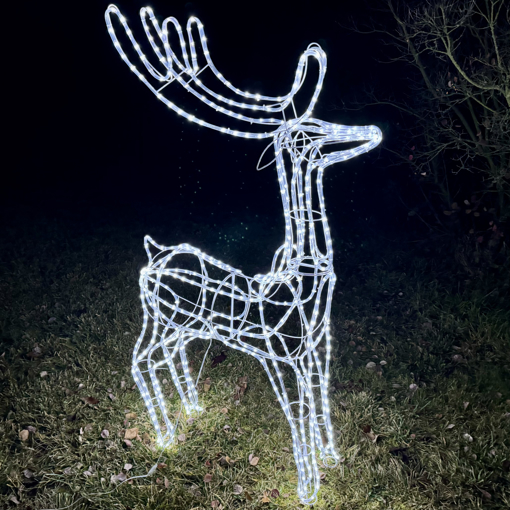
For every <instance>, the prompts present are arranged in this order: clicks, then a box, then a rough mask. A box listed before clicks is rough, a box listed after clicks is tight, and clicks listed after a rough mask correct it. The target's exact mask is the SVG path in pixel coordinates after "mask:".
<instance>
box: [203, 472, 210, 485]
mask: <svg viewBox="0 0 510 510" xmlns="http://www.w3.org/2000/svg"><path fill="white" fill-rule="evenodd" d="M211 480H212V475H211V474H209V473H207V474H206V475H205V476H204V482H205V483H210V482H211Z"/></svg>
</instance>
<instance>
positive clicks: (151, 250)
mask: <svg viewBox="0 0 510 510" xmlns="http://www.w3.org/2000/svg"><path fill="white" fill-rule="evenodd" d="M143 244H144V246H145V251H146V252H147V258H148V259H149V265H150V264H151V263H152V261H153V260H154V259H155V258H156V257H157V256H158V255H159V254H160V253H161V252H162V251H163V250H164V249H165V247H164V246H161V245H159V244H158V243H157V242H156V241H154V239H152V237H151V236H145V237H144V238H143Z"/></svg>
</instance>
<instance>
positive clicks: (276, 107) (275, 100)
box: [105, 4, 327, 138]
mask: <svg viewBox="0 0 510 510" xmlns="http://www.w3.org/2000/svg"><path fill="white" fill-rule="evenodd" d="M112 14H114V15H115V16H117V18H118V19H119V21H120V22H121V24H122V26H123V27H124V30H125V32H126V35H127V36H128V37H129V39H130V41H131V44H132V45H133V48H134V49H135V51H136V52H137V53H138V56H139V57H140V60H141V61H142V63H143V64H144V66H145V68H146V69H147V71H148V72H149V74H150V75H151V76H152V77H153V78H155V79H156V80H157V81H158V82H160V83H164V84H163V85H162V86H161V87H159V88H155V87H154V86H153V85H152V84H151V83H150V82H149V81H148V80H147V78H146V77H145V76H144V75H143V74H142V73H141V72H140V71H139V70H138V69H137V68H136V66H135V65H134V64H133V63H132V62H131V61H130V60H129V58H128V56H127V55H126V53H125V52H124V51H123V49H122V47H121V45H120V43H119V41H118V39H117V36H116V33H115V29H114V28H113V25H112V20H111V16H112ZM147 16H148V17H149V19H150V21H151V23H152V26H153V28H154V30H155V32H156V34H157V38H158V39H159V40H160V41H161V42H162V43H163V51H164V54H163V52H162V51H161V48H160V47H159V46H158V45H157V44H156V42H155V37H153V36H152V34H151V28H150V26H149V24H148V22H147ZM140 17H141V20H142V24H143V27H144V29H145V33H146V35H147V38H148V39H149V42H150V44H151V46H152V49H153V50H154V53H155V54H156V56H157V58H158V60H159V62H160V63H161V65H162V66H163V67H164V69H165V72H164V73H162V72H160V71H158V70H157V69H156V67H154V66H153V65H152V64H151V63H150V62H149V60H148V59H147V57H146V56H145V54H144V53H143V52H142V50H141V48H140V46H139V44H138V43H137V41H136V39H135V38H134V36H133V33H132V32H131V30H130V28H129V26H128V24H127V22H126V19H125V17H124V16H123V15H122V14H121V12H120V10H119V9H118V8H117V6H115V5H113V4H111V5H109V6H108V9H107V10H106V12H105V20H106V25H107V27H108V32H109V34H110V37H111V39H112V41H113V44H114V46H115V48H116V49H117V51H118V53H119V55H120V56H121V57H122V59H123V60H124V62H126V64H127V65H128V66H129V68H130V69H131V71H133V72H134V73H135V74H136V75H137V76H138V78H139V79H140V80H141V81H142V82H143V83H144V84H145V85H146V86H147V87H148V88H149V89H150V90H151V91H152V92H153V93H154V94H155V95H156V96H157V98H158V99H160V100H161V101H162V102H163V103H165V104H166V105H167V106H168V107H170V108H172V109H173V110H174V111H176V112H177V113H178V114H179V115H182V116H184V117H185V118H187V119H188V120H190V121H193V122H196V123H197V124H200V125H201V126H205V127H209V128H211V129H215V130H217V131H221V132H223V133H229V134H232V135H234V136H241V137H245V138H268V137H272V136H273V134H274V132H275V131H276V130H278V128H279V127H280V126H282V125H283V124H284V123H285V118H284V119H283V120H282V119H276V118H273V117H267V116H266V117H265V118H263V117H259V118H256V117H251V116H248V115H244V114H241V113H238V112H237V113H236V112H235V111H233V110H232V109H231V108H232V107H236V108H239V109H241V110H246V109H248V110H252V111H253V112H261V113H265V114H270V115H273V114H275V113H279V112H281V113H282V114H283V115H284V110H285V109H286V108H287V107H288V106H289V105H290V104H291V103H292V100H293V98H294V96H295V95H296V93H297V92H298V91H299V89H300V88H301V86H302V85H303V83H304V81H305V78H306V73H307V66H308V59H309V58H311V57H313V58H315V59H317V61H318V63H319V77H318V80H317V84H316V86H315V89H314V93H313V96H312V99H311V101H310V103H309V105H308V107H307V109H306V111H305V112H304V113H303V114H302V115H301V116H299V117H297V118H294V119H292V120H290V121H289V122H287V128H292V126H295V125H296V124H300V123H301V122H302V121H303V120H304V119H307V118H309V117H310V115H311V113H312V110H313V107H314V106H315V103H316V102H317V99H318V96H319V93H320V90H321V88H322V83H323V81H324V76H325V74H326V60H327V59H326V54H325V53H324V51H323V50H322V48H321V47H320V46H319V45H318V44H315V43H314V44H311V45H310V46H308V48H307V50H306V51H305V52H304V53H303V55H302V56H301V58H300V59H299V63H298V66H297V70H296V74H295V77H294V82H293V84H292V88H291V90H290V92H289V93H288V94H286V95H285V96H279V97H272V96H264V95H260V94H252V93H250V92H245V91H242V90H239V89H238V88H236V87H234V86H233V85H232V84H231V83H230V82H229V81H227V80H226V79H225V78H224V77H223V75H222V74H221V73H220V72H219V71H218V70H217V69H216V67H215V65H214V64H213V62H212V60H211V57H210V54H209V50H208V48H207V39H206V37H205V34H204V29H203V25H202V23H201V22H200V20H199V19H198V18H195V17H191V18H189V20H188V23H187V27H186V30H187V33H188V44H189V48H190V53H191V65H190V61H189V56H188V52H187V50H186V42H185V40H184V36H183V31H182V29H181V26H180V24H179V22H178V21H177V20H176V19H175V18H173V17H169V18H166V19H165V20H164V21H163V24H162V26H160V25H159V23H158V21H157V19H156V17H155V16H154V13H153V11H152V9H151V8H149V7H143V8H142V9H141V10H140ZM169 24H172V25H173V26H174V28H175V29H176V31H177V34H178V36H179V41H180V46H181V52H182V58H181V60H179V58H178V57H177V55H176V53H175V51H173V50H172V48H171V47H170V44H169V43H168V25H169ZM193 24H196V25H197V27H198V31H199V34H200V42H201V47H202V52H203V56H204V57H205V60H206V62H207V65H205V66H203V67H202V68H200V67H199V65H198V58H197V56H198V55H197V53H196V46H195V41H194V39H193V34H192V26H193ZM174 63H175V65H176V68H175V67H174ZM207 68H209V69H210V70H211V71H212V72H213V73H214V75H215V76H216V78H217V79H218V80H219V81H220V82H221V83H222V84H223V85H224V86H226V87H227V88H228V89H229V90H230V91H232V92H233V93H234V94H235V95H236V96H240V97H241V98H242V100H241V101H234V100H233V99H228V98H226V97H224V96H223V95H221V94H218V93H216V92H215V91H213V90H211V89H210V88H208V87H206V86H205V85H204V84H203V83H202V82H201V80H200V79H199V77H198V76H199V75H200V73H202V72H203V71H204V70H205V69H207ZM185 78H186V79H185ZM175 80H177V81H178V82H179V83H180V84H181V85H182V86H183V87H184V88H185V89H186V90H187V91H188V92H191V93H192V94H193V95H194V96H196V97H197V98H198V99H199V100H200V101H202V102H203V103H205V104H207V105H208V106H209V107H211V108H213V109H215V110H216V111H219V112H221V113H223V114H225V115H227V116H230V117H233V118H235V119H238V120H243V121H247V122H250V124H261V125H264V126H274V127H275V129H273V130H271V131H270V132H263V133H254V132H248V131H236V130H231V129H230V128H225V127H220V126H218V125H215V124H211V123H209V122H206V121H204V120H201V119H197V118H196V117H195V116H194V115H190V114H188V113H187V112H185V111H184V110H182V109H181V108H179V107H178V106H177V105H175V104H174V103H173V102H171V101H170V100H168V99H167V98H166V97H165V96H164V95H163V94H162V93H161V91H162V90H163V89H164V88H165V87H166V86H167V85H169V84H170V83H172V82H173V81H175ZM186 80H187V81H186ZM208 96H209V97H208ZM211 98H212V99H211ZM247 100H248V101H247ZM260 101H264V102H268V103H269V104H265V103H264V104H260ZM223 105H228V106H223Z"/></svg>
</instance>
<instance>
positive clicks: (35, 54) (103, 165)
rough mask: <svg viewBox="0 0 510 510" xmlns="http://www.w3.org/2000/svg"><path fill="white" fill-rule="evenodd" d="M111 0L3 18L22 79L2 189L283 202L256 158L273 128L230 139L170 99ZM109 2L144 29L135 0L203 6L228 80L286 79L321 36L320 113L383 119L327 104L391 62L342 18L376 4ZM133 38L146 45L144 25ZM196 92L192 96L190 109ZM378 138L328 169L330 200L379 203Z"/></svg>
mask: <svg viewBox="0 0 510 510" xmlns="http://www.w3.org/2000/svg"><path fill="white" fill-rule="evenodd" d="M109 3H110V2H107V1H101V0H89V1H87V2H82V3H77V2H68V3H63V2H21V3H18V4H17V7H16V9H17V11H18V12H16V13H15V14H14V16H12V19H13V20H16V21H15V22H13V23H12V24H11V25H10V27H9V30H8V32H7V34H8V36H9V37H10V40H11V42H10V44H9V47H10V48H11V52H10V55H9V56H8V68H9V69H10V75H11V76H16V77H17V80H16V83H11V85H12V86H13V90H12V93H11V94H10V95H9V97H8V100H7V111H8V114H9V115H8V118H9V125H10V129H9V131H10V136H9V139H8V144H7V151H8V155H9V157H8V158H7V161H8V162H9V163H8V165H7V166H8V167H7V168H6V172H5V180H4V187H3V195H4V200H5V199H7V200H11V201H19V202H23V201H27V200H28V201H30V200H36V199H37V200H39V201H40V200H42V203H43V204H44V201H45V200H46V198H45V197H48V198H47V200H48V201H49V200H55V199H58V200H62V201H64V200H68V201H69V200H71V201H77V200H81V199H86V200H90V201H95V202H97V203H101V204H115V203H121V202H131V203H140V204H150V203H153V202H155V201H164V202H175V203H179V204H182V205H183V207H188V206H190V207H191V206H192V204H191V203H193V207H203V208H208V207H212V206H214V207H219V208H225V207H230V208H236V207H242V208H251V209H252V210H255V209H256V208H257V207H259V208H261V207H267V208H268V210H270V209H271V207H273V206H274V207H280V201H279V197H278V189H277V186H276V182H277V181H276V172H275V170H274V169H273V168H268V169H266V170H264V171H262V172H257V171H256V170H255V167H256V164H257V161H258V158H259V156H260V154H261V152H262V150H263V149H264V148H265V146H266V145H267V143H268V141H265V142H259V141H244V140H238V139H231V138H229V137H228V136H226V135H222V134H220V133H217V132H214V131H210V130H207V129H204V128H200V127H198V126H196V125H192V124H190V123H189V122H183V121H182V119H180V118H178V116H177V115H175V114H174V113H173V112H171V111H169V110H167V109H166V108H164V106H163V104H162V103H160V102H159V101H158V100H157V99H156V98H155V97H154V95H153V94H152V93H151V92H150V90H149V89H147V88H146V87H145V86H144V85H143V84H142V83H140V82H139V81H138V80H137V79H136V77H135V76H134V74H133V73H131V72H130V71H129V69H128V68H127V66H126V65H125V64H124V63H123V62H122V60H121V59H120V57H119V55H118V53H117V52H116V51H115V49H114V47H113V45H112V42H111V40H110V37H109V35H108V33H107V30H106V26H105V22H104V11H105V9H106V8H107V6H108V4H109ZM117 5H118V7H119V8H120V9H121V11H122V12H123V14H124V15H125V16H126V18H127V19H128V22H129V24H130V26H131V28H132V29H133V30H137V31H138V34H139V35H141V33H142V31H141V21H140V17H139V9H140V8H141V7H143V6H146V5H150V6H151V7H152V8H153V9H154V11H155V13H156V15H157V16H158V17H159V18H160V20H162V19H164V18H165V17H167V16H175V17H176V18H177V19H178V20H179V21H180V22H181V24H182V25H183V26H184V25H185V23H186V21H187V19H188V17H189V16H191V15H194V16H197V17H199V18H200V20H201V21H202V23H203V24H204V27H205V31H206V35H207V37H208V44H209V49H210V52H211V57H212V59H213V61H214V63H215V65H216V67H217V68H218V69H219V70H220V71H221V72H222V73H223V74H224V75H225V76H226V77H227V78H228V79H230V80H231V81H232V83H233V84H234V85H236V86H238V87H239V88H244V89H246V90H251V91H254V92H255V91H258V92H261V93H266V94H275V95H278V94H280V93H281V94H284V93H286V92H287V91H288V90H289V88H290V84H291V82H292V79H293V76H294V72H295V69H296V65H297V62H298V59H299V56H300V54H301V53H302V52H303V51H304V50H305V49H306V47H307V46H308V45H309V44H310V43H311V42H318V43H319V44H321V46H322V47H323V49H324V50H325V51H326V53H327V56H328V72H327V75H326V79H325V85H324V88H323V91H322V94H321V97H320V100H319V105H318V107H317V108H316V110H315V111H314V114H315V115H316V116H317V117H319V118H322V119H323V120H326V121H331V122H339V123H346V124H347V123H353V124H378V123H379V124H380V122H379V121H381V120H382V119H381V114H380V112H375V111H374V112H373V115H372V114H371V112H370V111H363V112H354V113H345V112H341V111H339V110H336V109H335V108H334V107H335V105H336V106H338V105H340V103H341V101H342V100H343V99H345V98H347V100H349V98H351V97H353V94H355V93H357V92H358V91H359V90H361V87H362V86H363V84H367V83H368V84H375V85H376V86H377V84H379V83H381V86H385V85H384V84H385V83H386V82H385V73H386V68H385V67H381V66H380V65H379V64H377V62H376V60H375V59H374V57H375V56H377V55H376V54H377V53H378V48H377V41H376V40H375V39H374V38H373V37H370V36H363V35H359V34H355V33H353V32H349V31H347V30H345V29H344V28H342V26H341V25H342V24H347V22H348V18H349V17H350V16H354V17H355V18H356V19H357V20H358V22H363V21H366V20H367V18H368V17H369V16H374V15H375V16H377V14H375V12H368V11H367V8H366V4H360V3H358V2H352V1H342V0H339V1H335V2H309V1H294V2H292V3H291V5H292V8H289V3H287V2H278V1H273V2H253V3H248V2H222V1H195V2H183V1H174V2H170V1H152V2H150V3H148V2H145V1H134V0H122V1H119V2H118V3H117ZM139 42H140V43H141V44H142V46H143V45H148V43H147V42H146V41H145V40H144V39H143V38H141V37H140V38H139ZM386 85H387V83H386ZM199 106H200V105H195V104H194V103H193V102H192V101H190V104H189V110H188V111H190V112H192V111H193V110H194V109H195V108H196V107H199ZM197 115H198V116H199V112H197ZM354 120H356V121H357V122H354ZM375 152H376V151H373V153H371V154H369V155H365V156H362V157H361V158H358V159H356V160H354V161H353V162H352V163H347V164H346V165H345V166H344V167H342V168H340V165H335V166H334V167H332V168H330V169H328V171H329V172H330V175H329V176H328V178H329V181H328V180H326V186H327V189H326V200H327V202H328V206H329V207H330V208H331V209H332V210H336V211H338V214H341V213H342V212H348V211H351V212H352V209H353V208H354V209H356V208H357V209H356V210H357V211H358V213H360V214H362V215H363V214H364V215H368V214H374V212H375V211H376V210H377V207H378V206H377V204H374V200H377V198H376V197H377V190H378V189H379V188H380V185H381V182H382V180H383V179H384V169H383V167H384V162H383V161H382V160H381V155H380V152H377V154H375ZM355 175H357V176H358V177H355ZM371 182H372V186H371V185H370V183H371ZM55 197H56V198H55ZM261 204H264V205H263V206H262V205H261ZM360 210H361V212H360Z"/></svg>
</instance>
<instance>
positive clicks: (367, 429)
mask: <svg viewBox="0 0 510 510" xmlns="http://www.w3.org/2000/svg"><path fill="white" fill-rule="evenodd" d="M363 432H364V434H365V435H366V436H367V437H368V439H370V441H372V443H375V442H376V441H377V438H378V437H379V434H374V432H373V431H372V427H370V425H365V426H364V427H363Z"/></svg>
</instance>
